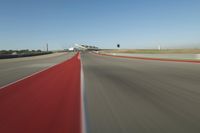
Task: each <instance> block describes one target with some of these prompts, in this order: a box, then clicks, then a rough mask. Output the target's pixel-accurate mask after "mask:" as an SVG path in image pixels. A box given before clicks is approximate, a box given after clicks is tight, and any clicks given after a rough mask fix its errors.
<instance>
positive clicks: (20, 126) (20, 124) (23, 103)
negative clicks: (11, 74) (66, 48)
mask: <svg viewBox="0 0 200 133" xmlns="http://www.w3.org/2000/svg"><path fill="white" fill-rule="evenodd" d="M80 68H81V65H80V55H79V54H77V55H76V56H74V57H72V58H70V59H69V60H67V61H64V62H63V63H60V64H58V65H55V66H53V67H51V68H49V69H47V70H45V71H42V72H40V73H38V74H35V75H33V76H31V77H28V78H26V79H24V80H21V81H19V82H16V83H14V84H11V85H9V86H7V87H4V88H2V89H0V132H1V133H81V99H80V97H81V90H80V70H81V69H80Z"/></svg>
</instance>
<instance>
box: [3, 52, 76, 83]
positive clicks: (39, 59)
mask: <svg viewBox="0 0 200 133" xmlns="http://www.w3.org/2000/svg"><path fill="white" fill-rule="evenodd" d="M73 55H74V53H55V54H49V55H42V56H34V57H25V58H14V59H1V60H0V87H2V86H4V85H7V84H8V83H11V82H14V81H16V80H18V79H21V78H23V77H25V76H29V75H31V74H33V73H35V72H38V71H40V70H43V69H45V68H48V67H50V66H53V65H55V64H57V63H60V62H62V61H65V60H67V59H69V58H71V57H72V56H73Z"/></svg>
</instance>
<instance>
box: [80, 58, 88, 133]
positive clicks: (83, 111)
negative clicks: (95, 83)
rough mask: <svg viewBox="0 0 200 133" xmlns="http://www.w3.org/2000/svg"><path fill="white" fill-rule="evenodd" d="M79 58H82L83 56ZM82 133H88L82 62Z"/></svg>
mask: <svg viewBox="0 0 200 133" xmlns="http://www.w3.org/2000/svg"><path fill="white" fill-rule="evenodd" d="M79 57H80V58H81V56H79ZM80 62H81V59H80ZM81 133H87V128H86V112H85V85H84V73H83V65H82V62H81Z"/></svg>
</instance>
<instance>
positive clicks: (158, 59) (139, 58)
mask: <svg viewBox="0 0 200 133" xmlns="http://www.w3.org/2000/svg"><path fill="white" fill-rule="evenodd" d="M94 54H96V55H102V56H110V57H118V58H129V59H138V60H157V61H169V62H185V63H200V61H199V60H179V59H164V58H148V57H134V56H120V55H108V54H97V53H94Z"/></svg>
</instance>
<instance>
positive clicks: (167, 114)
mask: <svg viewBox="0 0 200 133" xmlns="http://www.w3.org/2000/svg"><path fill="white" fill-rule="evenodd" d="M82 63H83V71H84V80H85V91H86V114H87V116H86V117H87V126H88V131H89V133H200V64H192V63H176V62H161V61H146V60H135V59H123V58H113V57H106V56H97V55H93V54H89V53H82Z"/></svg>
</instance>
